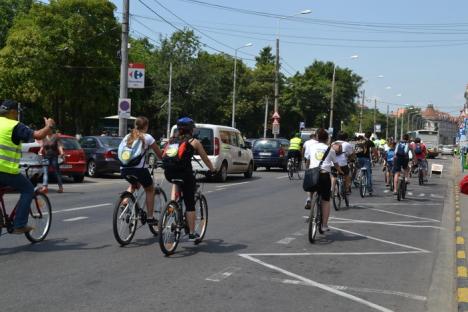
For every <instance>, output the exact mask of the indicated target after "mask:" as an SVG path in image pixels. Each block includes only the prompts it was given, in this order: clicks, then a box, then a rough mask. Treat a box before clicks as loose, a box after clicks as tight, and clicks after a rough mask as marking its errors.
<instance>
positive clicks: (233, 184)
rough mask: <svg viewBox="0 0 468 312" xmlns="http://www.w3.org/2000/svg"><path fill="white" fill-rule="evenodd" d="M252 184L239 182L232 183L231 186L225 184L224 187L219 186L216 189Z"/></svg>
mask: <svg viewBox="0 0 468 312" xmlns="http://www.w3.org/2000/svg"><path fill="white" fill-rule="evenodd" d="M248 183H250V182H238V183H231V184H223V185H217V186H216V188H224V187H231V186H237V185H241V184H248Z"/></svg>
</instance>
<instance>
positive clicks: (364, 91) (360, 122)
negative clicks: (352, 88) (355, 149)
mask: <svg viewBox="0 0 468 312" xmlns="http://www.w3.org/2000/svg"><path fill="white" fill-rule="evenodd" d="M365 100H366V90H362V103H361V112H360V113H359V133H362V109H363V107H364V103H365Z"/></svg>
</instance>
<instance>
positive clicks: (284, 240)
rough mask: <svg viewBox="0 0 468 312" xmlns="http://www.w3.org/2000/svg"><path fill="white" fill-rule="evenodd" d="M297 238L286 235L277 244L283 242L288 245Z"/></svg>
mask: <svg viewBox="0 0 468 312" xmlns="http://www.w3.org/2000/svg"><path fill="white" fill-rule="evenodd" d="M295 239H296V238H295V237H285V238H283V239H281V240H279V241H277V242H276V243H277V244H283V245H287V244H289V243H290V242H292V241H293V240H295Z"/></svg>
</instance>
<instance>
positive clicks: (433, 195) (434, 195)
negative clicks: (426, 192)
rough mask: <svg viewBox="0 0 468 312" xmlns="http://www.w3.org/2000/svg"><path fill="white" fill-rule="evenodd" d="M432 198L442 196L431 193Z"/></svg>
mask: <svg viewBox="0 0 468 312" xmlns="http://www.w3.org/2000/svg"><path fill="white" fill-rule="evenodd" d="M431 197H432V198H444V196H442V195H436V194H431Z"/></svg>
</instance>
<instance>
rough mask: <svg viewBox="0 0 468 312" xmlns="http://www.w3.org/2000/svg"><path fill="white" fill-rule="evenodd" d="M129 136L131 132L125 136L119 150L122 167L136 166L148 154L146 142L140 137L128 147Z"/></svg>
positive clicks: (118, 155)
mask: <svg viewBox="0 0 468 312" xmlns="http://www.w3.org/2000/svg"><path fill="white" fill-rule="evenodd" d="M129 137H130V134H127V135H126V136H125V137H124V138H123V140H122V142H120V145H119V149H118V150H117V157H118V159H119V161H120V165H121V166H122V167H134V166H136V165H138V164H139V163H140V161H141V159H142V158H143V157H145V154H146V149H145V146H144V145H145V144H144V142H143V141H142V140H140V139H138V140H135V141H133V143H132V146H130V147H128V144H127V143H128V138H129Z"/></svg>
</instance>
